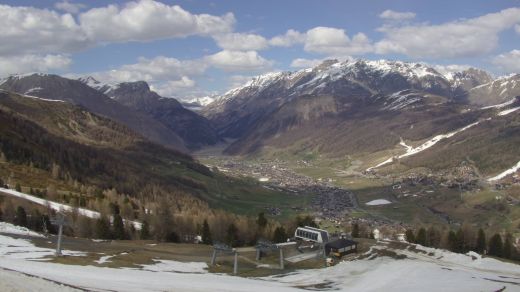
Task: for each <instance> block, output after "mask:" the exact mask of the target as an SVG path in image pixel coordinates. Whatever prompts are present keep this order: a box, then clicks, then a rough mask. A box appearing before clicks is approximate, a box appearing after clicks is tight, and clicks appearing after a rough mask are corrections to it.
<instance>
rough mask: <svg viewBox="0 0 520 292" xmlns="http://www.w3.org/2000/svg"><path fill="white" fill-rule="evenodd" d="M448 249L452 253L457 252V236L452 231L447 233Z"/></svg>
mask: <svg viewBox="0 0 520 292" xmlns="http://www.w3.org/2000/svg"><path fill="white" fill-rule="evenodd" d="M448 249H449V250H450V251H453V252H455V251H456V250H457V234H455V231H453V230H450V231H449V232H448Z"/></svg>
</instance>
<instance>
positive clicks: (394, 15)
mask: <svg viewBox="0 0 520 292" xmlns="http://www.w3.org/2000/svg"><path fill="white" fill-rule="evenodd" d="M379 18H382V19H385V20H393V21H402V20H410V19H414V18H415V13H413V12H397V11H393V10H385V11H383V12H382V13H381V14H379Z"/></svg>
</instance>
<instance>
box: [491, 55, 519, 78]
mask: <svg viewBox="0 0 520 292" xmlns="http://www.w3.org/2000/svg"><path fill="white" fill-rule="evenodd" d="M492 63H493V64H494V65H495V66H496V67H498V69H499V70H501V71H502V72H503V73H520V50H512V51H510V52H507V53H504V54H500V55H498V56H496V57H495V58H493V60H492Z"/></svg>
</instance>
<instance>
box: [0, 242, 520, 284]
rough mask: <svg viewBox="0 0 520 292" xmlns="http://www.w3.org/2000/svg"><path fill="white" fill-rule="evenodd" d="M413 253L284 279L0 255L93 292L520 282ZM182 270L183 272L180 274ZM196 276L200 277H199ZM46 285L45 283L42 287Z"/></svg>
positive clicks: (452, 258) (504, 269)
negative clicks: (46, 260) (66, 262)
mask: <svg viewBox="0 0 520 292" xmlns="http://www.w3.org/2000/svg"><path fill="white" fill-rule="evenodd" d="M5 238H6V237H2V236H0V247H3V246H5V245H6V244H7V245H9V244H11V245H18V246H19V248H20V249H21V250H24V249H25V250H26V251H28V252H29V253H31V252H33V251H32V248H34V247H33V246H32V245H30V244H28V245H26V246H21V245H22V244H21V243H23V242H25V241H21V243H20V242H18V241H15V242H6V240H5ZM375 248H378V249H384V248H386V247H384V246H376V247H375ZM417 249H421V250H424V251H426V254H423V253H418V252H413V251H411V250H406V249H405V250H397V249H396V250H394V249H391V250H392V251H395V252H396V253H398V254H403V255H406V258H405V259H402V260H396V259H393V258H390V257H386V256H378V255H377V254H373V256H371V257H370V258H369V259H362V260H353V261H344V262H340V263H338V264H337V265H335V266H333V267H329V268H322V269H307V270H296V271H293V272H291V273H288V274H281V275H274V276H269V277H261V278H244V277H234V276H229V275H222V274H211V273H207V272H206V270H205V269H204V265H205V263H194V264H193V266H192V265H191V264H189V263H179V262H174V261H158V262H159V263H157V264H155V265H144V266H143V267H144V269H135V268H121V269H115V268H106V267H97V266H77V265H64V264H58V263H50V262H37V261H28V260H25V259H23V258H16V257H13V256H11V255H4V254H0V258H1V260H0V268H4V269H10V270H13V271H18V272H20V273H25V274H28V275H32V276H35V277H39V278H42V279H46V280H50V281H55V282H58V283H63V284H65V285H70V286H74V287H80V288H81V289H84V290H94V291H165V290H168V291H199V292H200V291H246V290H247V291H252V292H256V291H259V292H264V291H266V290H267V291H277V292H278V291H280V292H284V291H302V289H306V290H319V289H320V288H321V287H327V289H328V290H335V291H361V292H369V291H370V292H373V291H386V292H397V291H423V292H430V291H497V290H499V289H502V288H503V287H504V286H505V287H506V290H507V291H510V290H511V291H514V290H515V289H516V288H517V287H518V286H517V283H518V282H520V281H518V279H520V268H519V266H518V265H514V264H509V263H504V262H501V261H498V260H495V259H491V258H477V259H474V257H472V256H471V255H463V254H454V253H451V252H448V251H443V250H437V249H430V248H425V247H421V246H417ZM0 250H1V248H0ZM373 250H374V247H373V248H372V251H373ZM184 266H186V267H189V268H186V267H184ZM180 269H182V271H179V270H180ZM200 271H203V273H199V272H200ZM0 275H3V274H0ZM39 278H28V279H25V280H26V281H22V282H16V283H14V285H15V289H17V290H22V291H25V290H32V289H30V288H31V287H33V285H35V284H34V282H33V280H32V279H34V281H40V280H41V279H39ZM2 279H3V278H2ZM0 282H3V281H0ZM46 284H48V283H43V285H46ZM0 285H2V284H0ZM0 287H2V286H0ZM43 287H46V286H43ZM51 290H54V289H51Z"/></svg>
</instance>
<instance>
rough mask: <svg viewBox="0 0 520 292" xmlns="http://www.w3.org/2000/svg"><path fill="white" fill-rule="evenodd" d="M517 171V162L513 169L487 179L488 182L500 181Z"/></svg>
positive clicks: (519, 167)
mask: <svg viewBox="0 0 520 292" xmlns="http://www.w3.org/2000/svg"><path fill="white" fill-rule="evenodd" d="M519 169H520V161H518V163H517V164H515V165H514V166H513V167H511V168H509V169H506V170H504V171H503V172H501V173H500V174H498V175H496V176H494V177H491V178H488V181H496V180H501V179H503V178H504V177H506V176H508V175H510V174H513V173H515V172H517V171H518V170H519Z"/></svg>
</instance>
